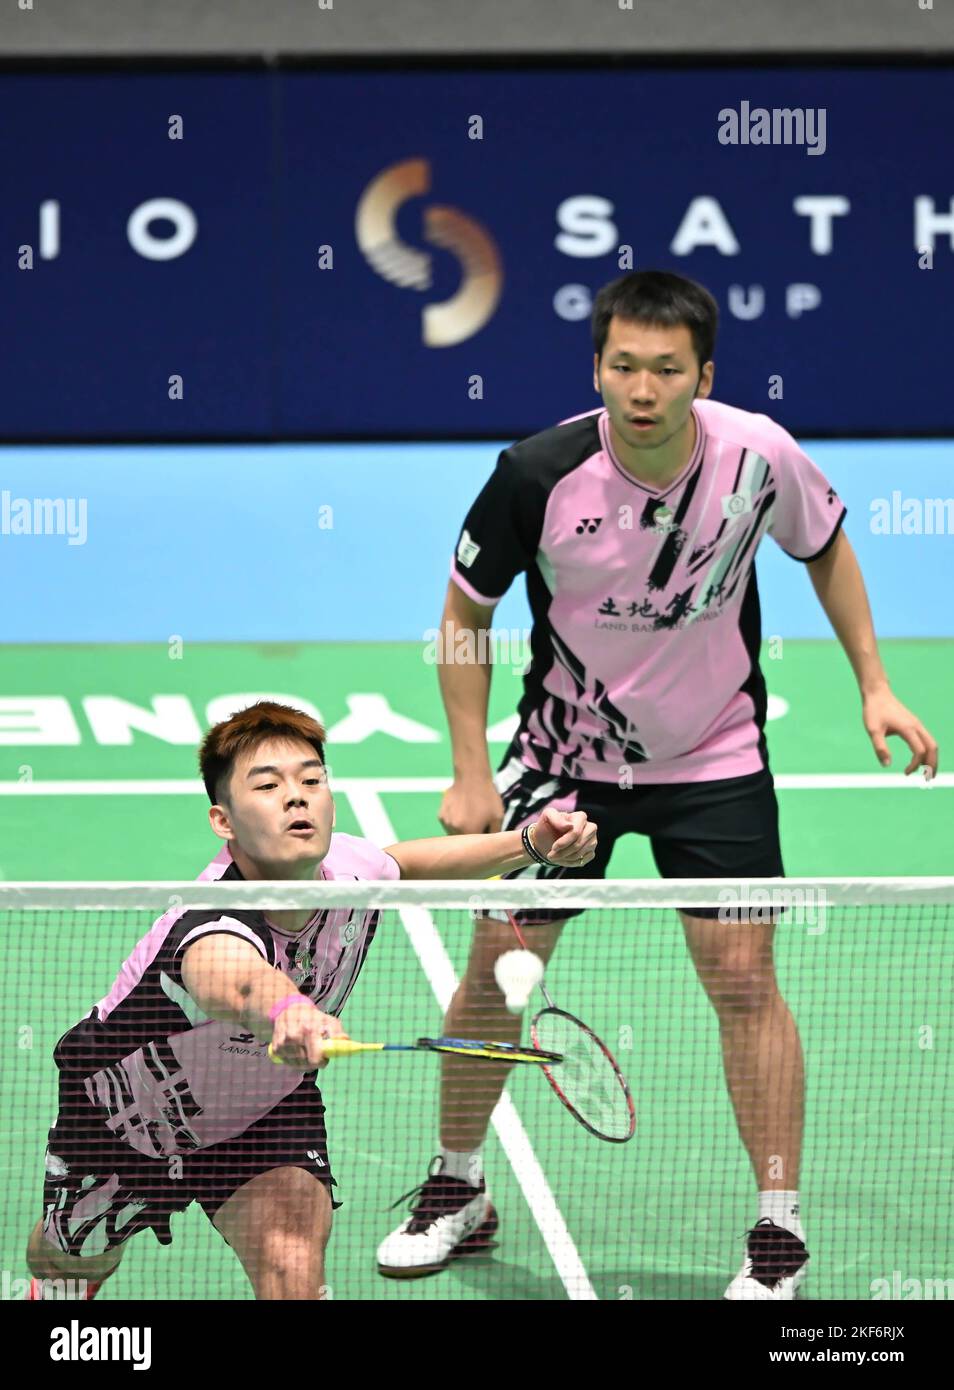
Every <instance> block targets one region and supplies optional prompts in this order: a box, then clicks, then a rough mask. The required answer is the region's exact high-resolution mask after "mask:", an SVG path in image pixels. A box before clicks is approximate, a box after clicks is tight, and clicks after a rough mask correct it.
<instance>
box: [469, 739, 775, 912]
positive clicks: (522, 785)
mask: <svg viewBox="0 0 954 1390" xmlns="http://www.w3.org/2000/svg"><path fill="white" fill-rule="evenodd" d="M494 781H495V784H496V787H497V790H498V791H499V792H500V795H501V797H502V798H503V803H504V820H503V829H504V830H518V829H520V828H521V827H522V826H524V825H527V824H528V823H529V822H530V821H534V820H536V819H537V817H538V816H539V815H540V812H541V811H543V810H544V808H545V807H547V806H555V807H556V808H557V810H560V811H585V812H586V814H587V816H588V817H589V818H590V820H592V821H594V822H595V823H596V825H597V826H598V828H599V841H598V844H597V850H596V857H595V859H593V860H591V862H590V863H589V864H585V865H584V866H583V867H582V868H579V869H571V868H552V869H551V868H548V867H547V866H546V865H544V864H530V865H528V866H527V867H526V868H523V869H515V870H514V871H513V872H512V873H509V874H504V876H503V877H504V878H505V879H520V878H532V879H549V878H553V879H574V878H604V877H605V876H606V866H607V864H608V863H609V858H610V855H611V854H612V852H613V846H614V845H615V844H616V841H617V840H618V839H619V837H620V836H621V835H627V834H635V835H646V836H648V837H649V844H650V848H651V849H652V854H653V859H654V860H655V862H656V868H657V869H658V870H659V873H660V875H661V876H662V877H663V878H726V879H740V878H781V877H783V876H784V873H785V870H784V869H783V867H782V849H781V845H780V843H779V834H778V802H777V800H776V798H775V784H774V781H773V778H772V774H771V772H770V771H769V770H768V768H763V769H762V770H761V771H760V772H753V773H750V774H748V775H747V776H745V777H727V778H722V779H720V780H717V781H713V782H675V783H670V782H667V783H657V784H655V785H651V784H648V783H643V784H642V785H637V786H633V787H620V786H617V784H616V783H615V782H586V781H577V780H575V779H574V778H572V777H551V776H550V774H549V773H546V772H535V771H534V770H533V769H532V768H529V767H527V766H526V765H525V764H524V763H523V762H522V761H521V760H520V758H519V757H518V756H517V755H516V753H515V752H514V750H513V748H512V747H511V748H510V749H509V750H508V752H507V755H506V757H505V758H504V760H503V762H502V763H501V765H500V769H499V771H498V773H497V776H496V777H495V779H494ZM583 910H584V909H582V908H576V909H567V908H560V909H559V910H558V911H557V910H554V911H541V910H539V909H536V908H533V909H528V910H527V911H523V912H517V913H515V914H514V915H515V917H516V918H517V920H518V921H521V922H523V923H525V924H527V925H533V924H534V923H536V924H543V923H545V922H553V921H562V920H563V919H565V918H568V917H578V916H579V915H580V913H581V912H582V911H583ZM691 911H692V915H693V916H694V917H705V918H712V919H718V918H720V917H722V918H723V919H724V917H725V909H724V908H719V907H694V908H692V909H691Z"/></svg>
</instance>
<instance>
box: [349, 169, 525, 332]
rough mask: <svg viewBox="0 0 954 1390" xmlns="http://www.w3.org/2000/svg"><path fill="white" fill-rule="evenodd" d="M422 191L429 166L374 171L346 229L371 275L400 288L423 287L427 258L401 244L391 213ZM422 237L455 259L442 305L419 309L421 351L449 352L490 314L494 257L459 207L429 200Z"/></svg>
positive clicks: (497, 261)
mask: <svg viewBox="0 0 954 1390" xmlns="http://www.w3.org/2000/svg"><path fill="white" fill-rule="evenodd" d="M430 191H431V165H430V161H429V160H427V159H405V160H403V161H401V163H399V164H392V165H391V166H390V167H389V168H387V169H383V170H382V171H381V173H379V174H377V175H376V176H375V177H374V178H373V179H372V180H371V182H370V183H369V184H368V185H367V187H366V188H365V189H364V191H363V193H362V194H361V197H360V198H359V200H358V207H357V210H356V212H355V219H354V229H355V237H356V239H357V242H358V246H359V248H360V250H361V253H362V255H363V256H364V258H365V260H366V261H367V262H368V264H369V265H370V266H371V267H372V269H374V270H375V271H376V272H377V273H378V275H380V276H382V277H383V278H384V279H385V280H389V281H390V282H391V284H392V285H399V286H400V287H401V289H404V290H406V289H413V290H419V291H422V292H423V291H425V290H429V289H430V287H431V283H432V257H431V253H430V252H429V251H418V250H417V248H416V247H414V246H408V245H407V243H406V242H405V241H403V240H402V239H401V237H400V235H399V233H398V229H397V215H398V212H399V211H400V209H401V207H402V206H403V204H404V203H406V202H407V200H408V199H409V198H419V197H422V196H423V195H424V194H426V193H430ZM423 237H424V240H425V241H426V242H429V243H430V245H431V246H437V247H440V249H441V250H442V251H448V252H450V254H451V255H452V256H455V257H456V259H457V261H458V263H459V265H460V268H461V282H460V285H459V286H458V288H457V289H456V290H455V291H454V293H453V294H452V295H451V296H450V298H449V299H445V300H444V302H443V303H439V304H426V305H425V306H424V309H423V311H422V314H421V340H422V341H423V343H424V344H425V346H426V347H434V348H440V347H453V346H454V345H455V344H456V343H463V342H466V341H467V339H468V338H472V337H473V336H474V334H475V333H478V332H479V331H480V329H481V328H483V326H484V324H485V323H487V322H488V320H489V319H491V318H492V317H493V315H494V312H495V311H496V308H497V305H498V303H499V302H500V294H501V291H502V289H503V264H502V262H501V258H500V252H499V250H498V249H497V244H496V242H495V241H494V239H493V237H492V236H491V235H490V233H489V232H488V231H487V229H486V227H483V226H481V224H480V223H479V222H477V221H475V220H474V218H472V217H468V216H467V214H466V213H463V212H461V210H460V209H459V208H454V207H443V206H440V205H438V204H436V203H429V204H428V206H427V207H426V208H425V209H424V226H423Z"/></svg>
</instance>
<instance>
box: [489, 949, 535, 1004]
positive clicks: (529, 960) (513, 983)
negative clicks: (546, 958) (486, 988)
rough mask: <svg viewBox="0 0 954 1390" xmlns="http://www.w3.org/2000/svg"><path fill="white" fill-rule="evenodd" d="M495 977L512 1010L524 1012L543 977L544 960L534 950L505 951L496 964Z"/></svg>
mask: <svg viewBox="0 0 954 1390" xmlns="http://www.w3.org/2000/svg"><path fill="white" fill-rule="evenodd" d="M494 979H495V980H496V981H497V984H498V985H499V987H500V989H501V991H502V993H503V996H504V1000H505V1002H506V1005H507V1008H508V1009H509V1010H510V1012H511V1013H512V1014H520V1013H523V1011H524V1009H525V1008H526V1007H527V1003H528V1001H529V999H530V995H531V994H532V993H533V991H534V990H535V989H536V987H537V985H538V984H539V983H540V981H541V980H542V979H543V961H542V960H541V959H540V957H539V956H537V955H534V953H533V952H532V951H505V952H504V953H503V955H502V956H498V957H497V960H496V963H495V964H494Z"/></svg>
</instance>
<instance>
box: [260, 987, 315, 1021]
mask: <svg viewBox="0 0 954 1390" xmlns="http://www.w3.org/2000/svg"><path fill="white" fill-rule="evenodd" d="M311 1002H312V1001H311V1000H310V999H309V998H308V997H307V996H306V995H304V994H286V995H285V998H284V999H279V1001H278V1003H277V1004H273V1005H272V1007H271V1008H270V1009H269V1011H268V1021H269V1023H274V1022H275V1020H276V1018H277V1017H278V1015H279V1014H280V1013H283V1012H284V1010H285V1009H290V1008H291V1006H292V1004H311Z"/></svg>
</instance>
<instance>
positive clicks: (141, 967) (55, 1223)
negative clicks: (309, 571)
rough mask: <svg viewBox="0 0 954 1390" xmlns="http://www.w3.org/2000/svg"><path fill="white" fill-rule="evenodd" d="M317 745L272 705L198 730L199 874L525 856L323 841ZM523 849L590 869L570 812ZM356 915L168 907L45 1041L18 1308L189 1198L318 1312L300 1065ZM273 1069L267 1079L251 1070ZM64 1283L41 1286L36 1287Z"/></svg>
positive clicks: (326, 1184)
mask: <svg viewBox="0 0 954 1390" xmlns="http://www.w3.org/2000/svg"><path fill="white" fill-rule="evenodd" d="M324 737H325V735H324V730H323V729H322V728H321V726H320V725H319V724H317V723H316V722H315V721H314V720H313V719H312V718H310V717H309V716H308V715H306V714H303V713H302V712H300V711H299V710H295V709H292V708H290V707H288V706H285V705H279V704H275V703H272V702H270V701H260V702H259V703H258V704H255V705H252V706H250V707H249V708H248V709H245V710H242V711H241V712H240V713H238V714H235V715H233V716H232V717H231V718H230V719H228V720H225V721H224V722H222V723H220V724H217V725H215V727H214V728H213V729H211V730H210V731H209V733H208V734H207V735H206V738H205V740H204V742H203V745H202V748H201V750H200V754H199V762H200V766H201V770H202V777H203V780H204V782H205V786H206V789H207V791H208V794H209V799H210V801H211V802H212V807H211V810H210V811H209V821H210V823H211V826H212V829H213V831H214V832H215V834H216V835H217V836H218V837H219V838H220V839H221V840H224V841H225V842H226V843H225V847H224V848H223V849H222V850H221V851H220V853H219V854H218V855H217V856H216V857H215V859H213V861H212V863H211V864H209V865H208V867H207V868H206V869H205V870H204V871H203V872H202V873H201V874H200V875H199V878H200V879H204V880H206V881H221V882H230V881H234V880H236V879H239V880H241V879H248V880H255V879H295V880H301V881H308V880H311V879H320V880H323V881H329V880H331V881H335V882H338V883H340V882H345V883H352V882H359V881H362V880H378V879H382V880H383V879H397V878H474V877H477V878H484V877H490V876H491V875H493V874H497V873H501V872H508V871H510V870H513V869H516V868H519V867H521V866H522V865H525V864H527V863H529V862H531V860H530V858H529V857H528V856H527V855H526V854H525V853H524V850H523V844H522V839H521V834H520V832H519V831H509V832H504V833H501V834H498V835H492V836H489V837H488V836H485V835H472V836H463V837H461V838H460V839H457V840H448V839H446V838H445V837H439V838H434V839H428V840H413V841H408V842H406V843H404V844H397V845H392V846H391V847H390V848H389V849H387V850H381V849H379V848H378V847H377V846H375V845H372V844H370V843H369V842H368V841H367V840H362V839H358V838H356V837H355V836H353V835H342V834H332V828H333V826H334V818H335V812H334V802H333V800H332V796H331V792H330V790H329V787H328V779H327V776H326V772H325V766H324V756H325V755H324ZM533 840H534V842H535V847H536V849H537V850H538V851H540V852H544V853H546V854H548V856H549V857H550V858H551V859H554V860H556V862H559V863H565V864H585V863H588V862H589V861H590V860H591V859H592V858H593V853H594V850H595V845H596V827H595V826H594V825H593V824H591V823H590V822H589V821H588V820H587V817H586V815H585V813H583V812H574V813H571V814H564V813H560V812H558V811H557V812H548V813H545V814H544V815H542V816H540V817H539V818H538V820H537V823H536V824H535V825H534V828H533ZM377 917H378V914H377V912H376V911H374V910H363V911H362V910H354V911H352V910H351V909H347V908H346V909H338V910H335V909H326V910H320V911H318V912H315V911H314V910H312V909H303V910H301V911H277V912H269V913H268V914H267V915H266V914H265V913H264V912H256V911H253V910H236V911H230V912H228V913H223V912H221V911H211V910H209V911H195V910H190V909H189V908H187V907H185V908H183V907H177V908H174V909H172V910H171V911H169V912H167V913H165V915H164V916H162V917H160V918H159V920H158V921H157V922H156V923H155V925H154V926H153V928H152V930H151V931H150V932H149V933H148V935H146V936H145V937H143V939H142V940H141V941H140V942H139V944H138V945H137V946H136V947H135V949H134V950H133V952H132V954H131V955H130V956H129V958H128V959H127V960H126V961H124V962H123V965H122V967H121V969H120V971H119V974H118V975H117V977H116V980H115V982H114V984H113V986H112V988H111V989H110V991H109V993H108V994H107V995H106V997H105V998H104V999H101V1000H100V1001H99V1003H98V1004H96V1005H95V1007H94V1008H93V1009H92V1010H91V1011H90V1013H89V1014H87V1015H86V1017H85V1018H84V1019H83V1020H82V1021H81V1022H80V1023H78V1024H76V1026H75V1027H73V1028H71V1029H70V1030H69V1032H67V1033H66V1034H65V1035H64V1036H63V1037H62V1038H61V1039H60V1041H59V1043H58V1044H57V1047H56V1054H55V1055H56V1062H57V1066H58V1068H59V1112H58V1115H57V1118H56V1123H55V1124H54V1126H53V1128H52V1129H51V1130H50V1134H49V1147H48V1149H47V1153H46V1177H45V1183H44V1192H43V1201H44V1215H43V1218H42V1219H41V1220H40V1221H39V1222H38V1223H37V1225H36V1227H35V1229H34V1231H33V1233H32V1235H31V1237H30V1241H29V1247H28V1252H27V1260H28V1263H29V1266H30V1270H31V1272H32V1273H33V1275H34V1276H35V1277H34V1279H33V1281H32V1284H31V1290H30V1295H29V1296H30V1298H31V1299H41V1298H43V1297H60V1296H62V1290H63V1287H64V1286H65V1287H66V1288H67V1289H70V1288H72V1289H75V1292H76V1296H77V1297H85V1298H92V1297H93V1296H94V1295H95V1293H96V1291H97V1290H98V1288H99V1287H100V1285H101V1284H102V1282H103V1281H104V1280H105V1279H107V1278H109V1276H110V1275H111V1274H112V1273H113V1272H114V1271H115V1269H116V1267H117V1266H118V1264H119V1262H120V1260H121V1258H122V1254H123V1250H124V1249H125V1245H126V1242H127V1241H128V1240H129V1238H130V1237H131V1236H133V1235H135V1234H136V1233H137V1232H138V1231H141V1230H144V1229H145V1228H146V1227H152V1229H153V1230H154V1232H155V1234H156V1236H157V1238H158V1239H159V1241H160V1243H162V1244H164V1245H168V1244H169V1243H170V1242H171V1240H172V1234H171V1231H170V1217H171V1215H172V1213H174V1212H177V1211H182V1210H183V1209H184V1208H185V1207H187V1206H188V1205H189V1204H190V1203H191V1202H193V1201H196V1202H198V1203H199V1205H200V1206H201V1207H202V1210H203V1211H204V1212H205V1214H206V1216H208V1218H209V1220H210V1221H211V1222H212V1224H213V1226H214V1227H215V1229H216V1230H217V1231H218V1232H219V1234H220V1235H221V1236H222V1238H223V1239H224V1240H225V1241H226V1242H227V1243H228V1244H229V1245H230V1246H231V1247H232V1249H233V1251H234V1252H235V1254H236V1256H237V1257H238V1259H239V1260H240V1261H241V1263H242V1267H243V1268H244V1270H245V1272H246V1274H247V1275H248V1278H249V1281H250V1283H251V1285H252V1288H253V1289H254V1292H255V1297H256V1298H259V1299H317V1298H319V1297H320V1291H321V1287H322V1284H323V1283H324V1250H325V1245H326V1243H327V1240H328V1235H329V1232H330V1229H331V1214H332V1207H333V1206H335V1205H337V1204H336V1203H334V1202H333V1201H332V1195H331V1189H332V1187H333V1186H334V1178H333V1177H332V1174H331V1165H330V1162H329V1159H328V1150H327V1144H326V1138H325V1124H324V1106H323V1104H322V1100H321V1095H320V1092H319V1091H318V1090H316V1088H315V1085H314V1077H313V1076H311V1075H308V1073H309V1072H312V1071H314V1070H316V1069H317V1068H319V1067H321V1066H323V1065H325V1064H326V1063H327V1058H325V1057H324V1056H323V1054H322V1050H321V1046H322V1042H323V1040H326V1039H328V1038H333V1037H341V1036H344V1033H343V1029H342V1027H341V1024H340V1022H339V1021H338V1015H339V1014H340V1012H341V1009H342V1007H343V1005H344V1003H345V1001H346V999H347V998H348V995H349V994H350V992H351V990H352V988H353V987H354V983H355V980H356V979H357V977H358V974H359V972H360V970H361V967H362V965H363V964H364V960H365V957H366V955H367V952H368V948H369V946H370V944H371V940H372V937H373V936H374V932H375V927H376V925H377ZM269 1043H271V1045H272V1048H273V1051H274V1053H275V1056H276V1058H277V1059H278V1060H280V1061H281V1062H283V1063H285V1065H284V1066H274V1065H273V1064H272V1062H271V1060H270V1059H269V1058H268V1055H267V1048H268V1044H269ZM47 1280H51V1281H61V1283H60V1284H59V1287H56V1286H54V1285H52V1284H47V1283H45V1281H47Z"/></svg>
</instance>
